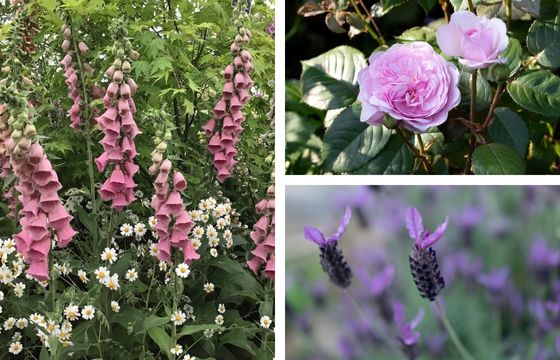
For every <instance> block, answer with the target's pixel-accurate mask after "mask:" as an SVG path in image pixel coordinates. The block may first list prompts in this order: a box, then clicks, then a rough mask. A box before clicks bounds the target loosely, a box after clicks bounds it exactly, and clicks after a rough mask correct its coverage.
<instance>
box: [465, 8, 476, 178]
mask: <svg viewBox="0 0 560 360" xmlns="http://www.w3.org/2000/svg"><path fill="white" fill-rule="evenodd" d="M469 1H470V0H469ZM477 74H478V70H477V69H474V72H473V74H472V76H471V109H470V110H471V111H470V121H471V123H473V124H474V123H476V121H475V120H476V119H475V117H476V80H477ZM475 146H476V138H475V136H474V134H471V138H470V140H469V154H468V156H467V161H466V162H465V171H464V173H465V175H466V174H468V172H469V169H470V167H471V158H472V154H473V152H474V148H475Z"/></svg>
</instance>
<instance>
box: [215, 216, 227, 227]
mask: <svg viewBox="0 0 560 360" xmlns="http://www.w3.org/2000/svg"><path fill="white" fill-rule="evenodd" d="M226 226H227V222H226V220H225V219H224V218H219V219H218V220H216V227H217V228H218V229H220V230H222V229H223V228H225V227H226Z"/></svg>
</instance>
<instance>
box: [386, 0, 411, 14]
mask: <svg viewBox="0 0 560 360" xmlns="http://www.w3.org/2000/svg"><path fill="white" fill-rule="evenodd" d="M407 2H408V0H382V1H381V3H382V4H383V14H387V13H388V12H389V11H391V10H393V9H394V8H396V7H399V6H401V5H404V4H406V3H407Z"/></svg>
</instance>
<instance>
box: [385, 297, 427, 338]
mask: <svg viewBox="0 0 560 360" xmlns="http://www.w3.org/2000/svg"><path fill="white" fill-rule="evenodd" d="M423 318H424V309H420V310H418V313H417V314H416V317H415V318H414V319H413V320H412V321H410V322H408V323H405V320H404V306H403V304H401V303H395V304H393V319H394V321H395V324H396V325H397V328H398V329H399V331H400V336H401V340H402V342H403V344H404V345H406V346H412V345H414V344H416V343H417V342H418V340H419V339H420V333H419V332H418V331H414V329H416V327H417V326H418V324H420V322H421V321H422V319H423Z"/></svg>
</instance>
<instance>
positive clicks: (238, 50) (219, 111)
mask: <svg viewBox="0 0 560 360" xmlns="http://www.w3.org/2000/svg"><path fill="white" fill-rule="evenodd" d="M246 19H247V14H240V15H239V18H238V20H237V21H236V23H237V24H241V23H242V22H243V21H244V20H246ZM250 39H251V31H250V30H249V29H247V28H246V27H244V26H242V25H240V26H239V27H238V30H237V34H236V35H235V39H234V41H233V43H232V44H231V46H230V51H231V54H232V55H233V61H232V63H230V64H229V65H228V66H227V67H226V68H225V71H224V80H225V81H226V82H225V84H224V88H223V90H222V98H221V99H220V100H219V101H218V103H217V104H216V106H214V109H213V110H212V114H213V117H212V119H210V120H209V121H208V122H207V123H206V124H205V125H204V126H203V127H202V129H203V130H204V132H205V134H206V136H207V137H208V138H209V140H208V151H209V152H210V153H211V154H212V155H213V157H214V160H213V164H214V167H215V169H216V171H217V178H218V181H219V182H224V181H225V179H227V178H228V177H230V176H231V173H232V172H233V168H234V166H235V164H236V160H235V156H236V155H237V149H236V144H237V142H238V141H239V135H240V134H241V132H242V131H243V126H242V124H243V121H245V117H244V116H243V113H242V112H241V111H242V109H243V106H244V105H245V104H246V103H247V101H249V99H250V98H251V97H250V95H249V90H250V89H251V87H252V86H253V80H251V77H250V75H251V73H252V72H253V57H252V56H251V54H250V53H249V51H247V48H246V47H247V44H249V41H250ZM220 127H221V129H220ZM217 128H218V129H220V130H217Z"/></svg>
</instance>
